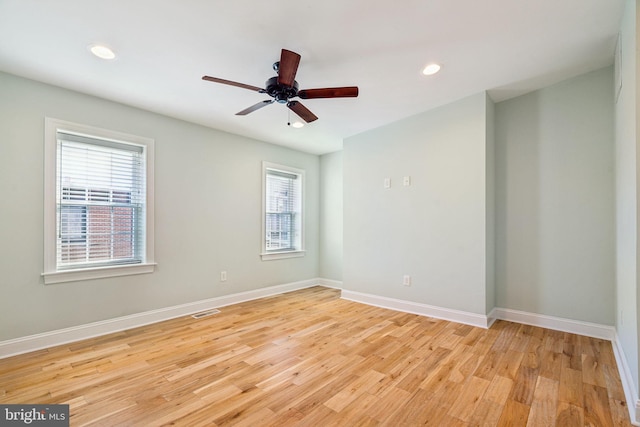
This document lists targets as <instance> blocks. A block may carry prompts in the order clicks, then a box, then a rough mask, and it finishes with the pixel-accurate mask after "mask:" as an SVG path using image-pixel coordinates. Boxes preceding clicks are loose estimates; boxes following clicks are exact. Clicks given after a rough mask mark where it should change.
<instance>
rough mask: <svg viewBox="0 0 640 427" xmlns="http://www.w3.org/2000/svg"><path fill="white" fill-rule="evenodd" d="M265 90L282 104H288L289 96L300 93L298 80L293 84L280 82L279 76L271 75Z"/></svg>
mask: <svg viewBox="0 0 640 427" xmlns="http://www.w3.org/2000/svg"><path fill="white" fill-rule="evenodd" d="M265 88H266V89H265V92H266V93H267V94H269V96H271V97H272V98H274V99H275V100H276V102H279V103H280V104H286V103H287V101H289V98H293V97H294V96H296V95H297V94H298V82H296V81H294V82H293V86H291V87H289V86H284V85H281V84H278V77H277V76H276V77H271V78H270V79H269V80H267V81H266V82H265Z"/></svg>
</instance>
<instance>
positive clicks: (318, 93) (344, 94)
mask: <svg viewBox="0 0 640 427" xmlns="http://www.w3.org/2000/svg"><path fill="white" fill-rule="evenodd" d="M299 64H300V55H298V54H297V53H295V52H292V51H290V50H287V49H282V51H281V53H280V61H278V62H276V63H274V64H273V70H274V71H276V72H277V73H278V75H277V76H275V77H271V78H270V79H268V80H267V81H266V82H265V88H260V87H257V86H252V85H247V84H244V83H238V82H234V81H232V80H225V79H221V78H217V77H211V76H203V77H202V79H203V80H207V81H210V82H214V83H221V84H226V85H230V86H236V87H240V88H243V89H248V90H252V91H255V92H259V93H265V94H267V95H269V96H270V97H271V98H272V99H267V100H264V101H261V102H259V103H257V104H254V105H252V106H251V107H248V108H245V109H244V110H242V111H239V112H237V113H236V115H237V116H245V115H247V114H249V113H253V112H254V111H256V110H259V109H260V108H262V107H266V106H267V105H270V104H273V103H274V102H277V103H279V104H286V105H287V107H288V108H289V109H290V110H291V111H293V112H294V113H296V114H297V115H298V116H299V117H300V118H301V119H302V120H304V121H305V122H307V123H311V122H313V121H315V120H318V117H317V116H316V115H315V114H313V113H312V112H311V111H310V110H309V109H308V108H307V107H305V106H304V105H302V104H301V103H300V101H296V100H292V98H295V97H298V98H300V99H316V98H354V97H357V96H358V87H357V86H344V87H333V88H321V89H303V90H299V89H298V88H299V86H298V82H297V81H296V80H295V77H296V73H297V72H298V65H299Z"/></svg>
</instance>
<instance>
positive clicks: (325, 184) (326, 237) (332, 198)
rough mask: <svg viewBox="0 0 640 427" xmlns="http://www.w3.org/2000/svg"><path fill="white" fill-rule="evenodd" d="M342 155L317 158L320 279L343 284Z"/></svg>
mask: <svg viewBox="0 0 640 427" xmlns="http://www.w3.org/2000/svg"><path fill="white" fill-rule="evenodd" d="M342 210H343V208H342V151H337V152H335V153H330V154H325V155H323V156H321V157H320V277H322V278H325V279H331V280H338V281H341V280H342Z"/></svg>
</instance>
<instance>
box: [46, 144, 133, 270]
mask: <svg viewBox="0 0 640 427" xmlns="http://www.w3.org/2000/svg"><path fill="white" fill-rule="evenodd" d="M56 160H57V165H56V166H57V167H56V171H57V172H56V264H57V269H58V270H64V269H69V268H83V267H96V266H107V265H121V264H134V263H142V262H144V254H145V250H144V249H145V248H144V245H145V194H146V192H145V182H146V181H145V164H144V156H143V147H141V146H138V145H135V144H128V143H121V142H116V141H111V140H106V139H100V138H93V137H87V136H82V135H75V134H71V133H65V132H57V159H56Z"/></svg>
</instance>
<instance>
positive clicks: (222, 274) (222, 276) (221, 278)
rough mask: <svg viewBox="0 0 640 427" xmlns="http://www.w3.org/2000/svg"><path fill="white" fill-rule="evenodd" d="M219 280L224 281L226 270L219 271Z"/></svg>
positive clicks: (225, 279)
mask: <svg viewBox="0 0 640 427" xmlns="http://www.w3.org/2000/svg"><path fill="white" fill-rule="evenodd" d="M220 281H221V282H226V281H227V272H226V271H221V272H220Z"/></svg>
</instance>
